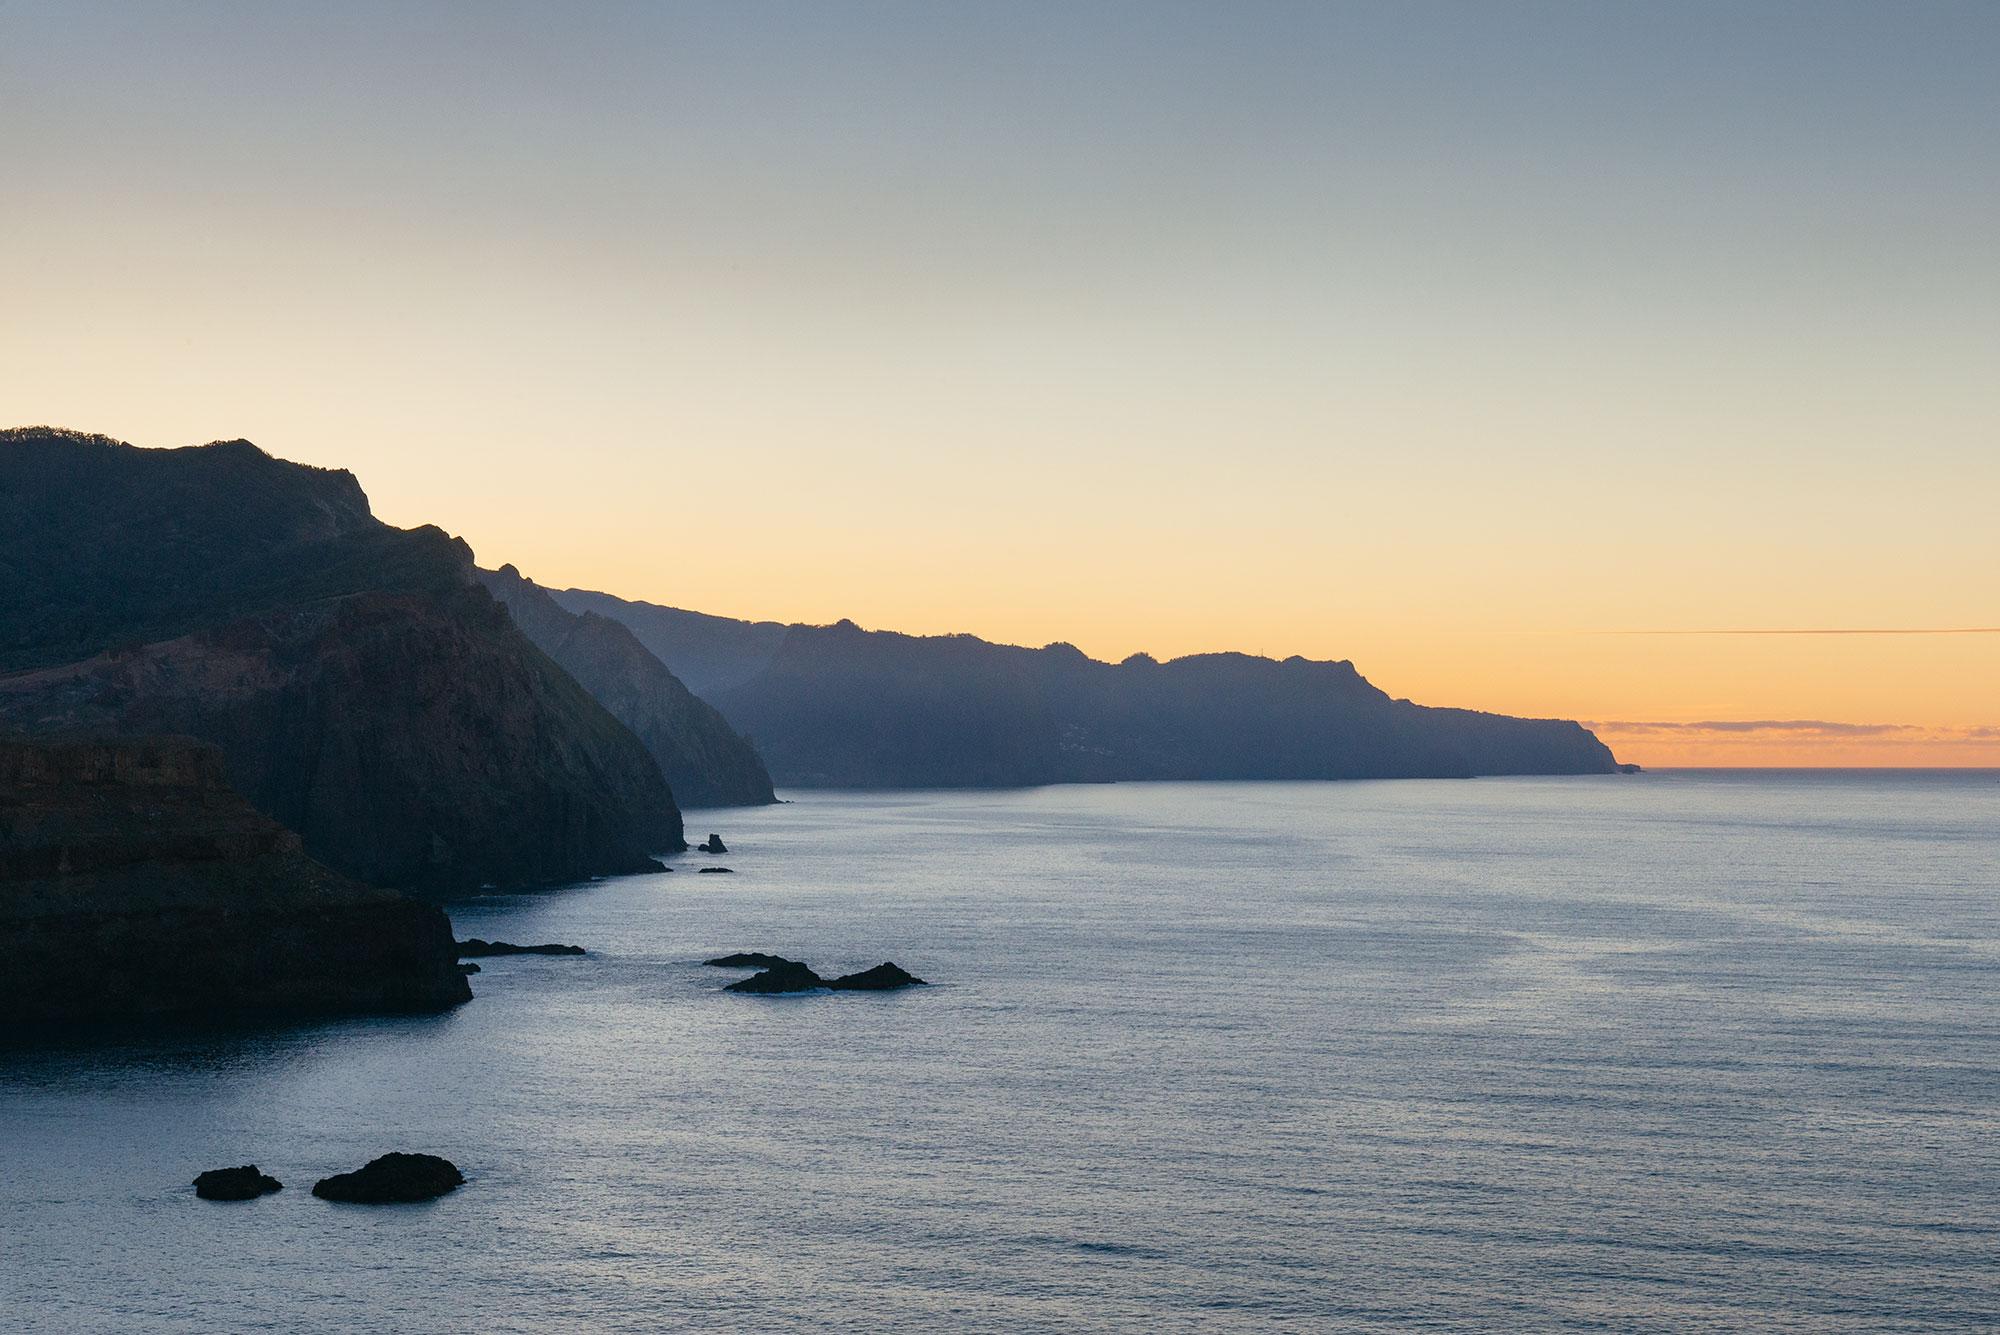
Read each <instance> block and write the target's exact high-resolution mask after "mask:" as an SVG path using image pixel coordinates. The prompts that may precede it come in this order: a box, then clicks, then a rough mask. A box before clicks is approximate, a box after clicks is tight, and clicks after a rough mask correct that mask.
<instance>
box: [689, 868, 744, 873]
mask: <svg viewBox="0 0 2000 1335" xmlns="http://www.w3.org/2000/svg"><path fill="white" fill-rule="evenodd" d="M696 870H697V871H703V872H724V873H727V872H733V871H735V870H736V868H734V867H698V868H696Z"/></svg>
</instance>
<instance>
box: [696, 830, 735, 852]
mask: <svg viewBox="0 0 2000 1335" xmlns="http://www.w3.org/2000/svg"><path fill="white" fill-rule="evenodd" d="M695 847H696V848H699V849H700V850H701V851H702V852H704V853H727V852H728V851H729V850H728V848H726V847H724V846H723V843H722V836H721V835H719V834H711V835H709V836H708V842H707V843H705V844H696V845H695Z"/></svg>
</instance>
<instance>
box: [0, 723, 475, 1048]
mask: <svg viewBox="0 0 2000 1335" xmlns="http://www.w3.org/2000/svg"><path fill="white" fill-rule="evenodd" d="M471 995H472V993H471V989H470V988H469V987H468V986H467V985H466V981H465V978H464V976H463V975H462V974H461V973H460V972H459V970H458V967H457V950H456V947H455V946H454V944H453V941H452V934H451V924H450V922H449V920H447V919H446V917H445V915H444V913H443V911H442V910H440V909H438V908H436V907H435V906H433V905H429V904H423V903H419V902H417V901H415V900H411V899H406V898H404V897H403V896H401V895H398V894H396V893H394V892H393V891H388V890H377V889H374V888H372V887H369V886H366V885H362V884H360V883H359V882H356V881H352V880H349V879H348V878H346V877H344V876H341V875H339V874H337V873H335V872H333V871H330V870H329V869H328V868H326V867H324V866H322V865H321V864H319V863H317V862H315V861H313V860H312V859H311V858H308V857H307V856H305V854H304V853H303V852H302V851H301V847H300V840H299V837H298V836H297V835H296V834H294V833H292V832H291V831H289V830H287V829H285V828H283V827H282V826H280V825H278V824H277V823H276V822H274V821H272V820H271V819H270V818H268V817H266V816H264V815H263V814H262V813H260V812H258V811H257V810H256V809H255V808H254V807H252V806H251V805H250V804H249V803H248V802H246V801H245V800H244V799H243V798H242V797H241V796H239V795H238V794H237V793H235V792H234V791H232V790H231V789H230V788H229V786H228V783H227V782H226V780H225V777H224V769H223V759H222V753H221V752H220V751H219V750H218V749H216V748H214V747H211V746H206V745H203V744H201V743H197V742H194V741H192V740H190V739H187V738H171V737H166V738H111V739H92V740H86V741H78V740H69V739H65V740H52V739H29V740H15V741H6V742H0V1023H5V1024H8V1025H11V1026H20V1025H24V1024H34V1023H43V1022H54V1021H64V1020H78V1019H87V1018H92V1017H101V1016H113V1015H158V1014H168V1013H174V1012H191V1011H227V1012H237V1013H244V1014H275V1013H285V1012H298V1011H402V1010H427V1009H437V1008H440V1007H445V1006H451V1005H455V1004H457V1003H458V1002H461V1001H465V1000H467V999H469V998H470V997H471Z"/></svg>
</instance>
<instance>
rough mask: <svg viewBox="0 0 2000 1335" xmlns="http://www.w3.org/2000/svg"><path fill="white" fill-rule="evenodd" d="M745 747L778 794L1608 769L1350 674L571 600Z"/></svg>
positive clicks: (1563, 744) (1557, 724) (1583, 753)
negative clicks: (703, 696)
mask: <svg viewBox="0 0 2000 1335" xmlns="http://www.w3.org/2000/svg"><path fill="white" fill-rule="evenodd" d="M556 599H557V601H558V602H561V603H563V604H564V605H565V606H568V607H571V608H572V609H578V610H581V609H586V608H587V609H589V610H593V611H597V612H600V613H602V614H604V615H606V616H613V617H616V618H618V619H620V620H623V621H625V622H626V624H627V625H628V626H630V627H631V628H632V630H633V633H634V634H635V635H636V636H638V637H639V639H640V640H641V641H642V642H644V643H645V644H646V647H647V648H649V649H650V650H652V652H653V653H654V654H655V655H656V656H657V657H659V659H660V660H661V661H662V662H664V663H665V664H666V665H667V666H668V667H669V668H670V669H672V670H673V671H674V672H675V673H676V675H679V676H681V677H682V678H683V680H685V681H688V683H689V685H690V686H692V687H694V688H695V689H697V690H700V689H702V686H697V685H695V683H697V682H699V683H702V685H705V686H707V687H708V699H709V700H710V702H711V703H712V704H714V705H715V706H716V708H717V709H719V710H721V711H722V714H723V716H724V717H725V718H727V719H728V720H729V722H730V724H731V725H732V726H734V727H735V728H737V729H738V730H740V731H742V732H743V733H745V734H747V735H748V736H750V737H753V738H755V739H756V742H757V745H758V747H759V749H760V751H761V752H762V753H763V756H764V759H765V762H766V764H767V765H768V766H769V767H770V771H771V774H772V776H773V778H774V779H776V781H777V782H778V783H779V784H780V785H791V786H804V787H836V788H845V787H853V788H887V787H985V786H1012V785H1025V784H1041V783H1066V782H1102V781H1110V780H1121V779H1131V780H1137V779H1362V778H1456V777H1470V776H1474V775H1481V774H1491V775H1497V774H1605V773H1613V772H1616V771H1617V770H1618V769H1619V765H1618V762H1617V760H1616V759H1615V758H1614V757H1613V756H1612V754H1611V752H1610V750H1609V749H1608V748H1607V747H1605V745H1604V744H1603V743H1602V742H1600V741H1598V740H1597V738H1596V737H1595V736H1594V735H1592V734H1591V733H1590V732H1589V731H1588V730H1587V729H1585V728H1583V727H1582V726H1581V725H1579V724H1576V723H1574V722H1570V721H1567V720H1561V719H1520V718H1512V717H1509V716H1506V715H1500V714H1486V713H1480V712H1477V711H1474V710H1464V709H1439V708H1430V707H1426V706H1422V705H1417V704H1413V703H1411V702H1410V701H1408V700H1397V699H1392V698H1391V697H1390V696H1389V695H1388V694H1387V693H1386V692H1383V691H1381V690H1379V689H1377V688H1376V687H1375V686H1373V685H1371V684H1370V683H1369V682H1368V681H1367V680H1366V679H1365V678H1364V677H1362V676H1361V674H1360V673H1358V672H1357V671H1355V669H1354V665H1353V664H1352V663H1348V662H1316V661H1313V660H1310V659H1305V658H1296V657H1295V658H1290V659H1286V660H1284V661H1282V662H1279V661H1276V660H1273V659H1268V658H1259V657H1254V656H1251V655H1247V654H1233V653H1224V654H1198V655H1193V656H1190V657H1186V658H1180V659H1175V660H1173V661H1172V662H1167V663H1161V662H1157V661H1155V660H1154V659H1152V658H1151V657H1149V656H1147V655H1144V654H1135V655H1133V656H1132V657H1131V658H1128V659H1126V660H1125V661H1124V662H1122V663H1117V664H1112V663H1104V662H1099V661H1097V660H1095V659H1091V658H1089V657H1087V656H1086V655H1084V654H1083V653H1082V652H1081V651H1079V650H1077V649H1076V648H1074V647H1072V646H1070V645H1067V644H1053V645H1049V646H1047V647H1045V648H1041V649H1028V648H1022V647H1017V646H1012V645H1000V644H993V643H990V642H988V641H986V640H982V639H979V638H977V637H976V636H971V635H945V636H912V635H902V634H897V633H895V632H891V631H866V630H862V629H861V628H860V627H858V626H856V625H855V624H854V623H852V622H849V621H842V622H839V623H837V624H836V625H832V626H804V625H795V626H778V625H776V623H771V622H744V621H731V620H730V619H728V618H724V617H712V616H708V615H706V614H703V613H697V612H688V611H684V610H682V609H678V608H664V607H658V606H655V605H653V604H647V603H629V602H625V601H624V600H621V599H617V598H614V597H611V596H610V595H607V594H601V593H593V592H589V591H586V590H576V589H571V590H565V591H564V592H563V593H560V594H557V595H556Z"/></svg>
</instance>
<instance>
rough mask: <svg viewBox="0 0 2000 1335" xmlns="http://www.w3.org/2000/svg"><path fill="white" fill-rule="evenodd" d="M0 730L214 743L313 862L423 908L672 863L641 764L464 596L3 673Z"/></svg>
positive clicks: (306, 617) (582, 700) (387, 604)
mask: <svg viewBox="0 0 2000 1335" xmlns="http://www.w3.org/2000/svg"><path fill="white" fill-rule="evenodd" d="M475 600H476V601H475ZM454 603H456V604H459V605H456V606H454V605H453V604H454ZM524 650H525V652H523V651H524ZM0 729H4V730H6V731H11V732H22V733H27V732H34V733H50V732H77V731H86V732H88V731H127V732H170V733H185V734H188V735H192V736H197V737H201V738H204V739H206V740H208V741H212V742H215V743H217V744H218V745H220V746H221V747H222V748H223V751H224V752H225V754H226V755H227V756H228V762H229V774H230V777H231V779H232V780H233V781H234V782H235V784H236V785H237V787H238V788H239V789H240V790H241V791H242V792H243V793H244V795H245V796H247V797H248V798H249V799H250V800H251V801H252V802H254V803H255V804H256V805H257V807H258V808H259V809H261V810H263V811H264V812H267V813H268V814H270V815H272V816H274V817H276V818H277V819H278V820H279V821H281V822H283V823H284V824H285V825H287V826H290V827H291V828H293V829H296V830H298V831H299V832H300V833H301V834H302V835H304V837H305V841H306V843H305V846H306V850H307V851H308V852H310V853H311V854H312V855H313V856H315V857H317V858H320V859H321V860H323V861H325V862H327V863H328V864H329V865H331V866H335V867H338V868H340V869H341V870H342V871H343V872H346V873H347V874H349V875H352V876H355V877H357V878H361V879H365V880H368V881H371V882H374V883H377V884H384V885H394V886H397V887H399V888H401V889H406V890H413V891H417V892H421V893H426V894H444V893H448V892H450V891H453V890H458V889H463V888H465V887H468V886H472V887H476V886H481V885H512V884H521V883H533V882H547V881H556V880H563V879H570V878H574V877H576V876H579V875H584V874H593V873H595V874H609V873H615V872H630V871H643V870H648V869H650V868H651V867H653V866H654V865H655V864H654V863H653V862H652V861H651V859H650V858H649V856H648V855H649V854H651V853H655V852H662V851H667V850H678V849H680V848H684V847H686V841H685V840H684V839H683V838H682V834H681V821H680V813H679V812H678V811H677V810H676V809H675V808H674V805H673V799H672V796H671V795H670V794H669V793H668V792H667V789H666V785H665V783H664V782H663V781H662V779H661V778H660V774H659V768H658V766H657V765H655V764H654V763H653V761H652V758H651V757H650V756H648V755H647V754H646V753H645V751H644V750H643V749H642V748H640V747H639V746H638V745H636V744H635V743H633V741H632V739H631V737H630V734H629V733H627V732H626V731H625V729H624V728H622V727H621V726H619V724H618V723H617V721H616V720H615V719H613V718H612V717H610V715H609V714H607V713H606V712H605V711H604V710H603V708H602V707H601V706H599V705H598V704H597V703H596V702H595V701H593V700H592V699H590V697H589V696H588V695H586V694H585V693H584V692H583V690H582V689H581V688H580V687H578V686H577V684H576V683H575V682H574V681H572V680H570V679H569V678H568V677H567V676H566V675H564V674H563V673H562V671H561V670H560V669H558V668H557V667H556V666H555V665H554V664H552V663H550V662H549V661H548V660H547V659H546V658H544V657H542V655H541V654H540V653H538V652H537V651H535V650H534V649H533V648H532V647H531V646H527V645H524V644H521V643H520V642H519V640H518V636H517V634H516V632H515V631H514V628H513V626H512V624H511V623H510V622H508V620H507V616H506V613H505V612H504V611H503V610H502V609H501V608H499V607H497V606H496V605H494V604H493V603H492V602H491V600H489V599H487V598H486V597H485V596H484V595H483V594H480V593H478V591H477V590H465V591H463V592H461V593H460V594H458V595H456V596H455V597H454V598H453V599H451V600H444V599H439V598H425V597H420V596H416V595H411V594H392V593H367V594H356V595H353V596H352V597H348V598H338V599H332V600H328V601H326V602H322V603H318V604H315V605H313V606H311V607H309V608H304V609H297V610H292V611H285V612H270V613H265V614H264V615H262V616H257V617H250V618H246V619H244V620H242V621H236V622H231V623H230V624H228V625H226V626H222V627H219V628H217V629H215V630H212V631H202V632H199V633H197V634H194V635H189V636H183V637H182V638H180V639H177V640H168V641H165V642H163V643H159V644H150V645H144V646H140V647H136V648H134V649H131V650H129V651H125V652H121V653H117V654H101V655H98V656H97V657H95V658H91V659H87V660H85V661H84V662H81V663H75V664H68V665H65V666H63V667H60V668H45V669H43V670H41V671H39V672H27V673H17V674H15V675H13V676H11V677H4V678H0Z"/></svg>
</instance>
